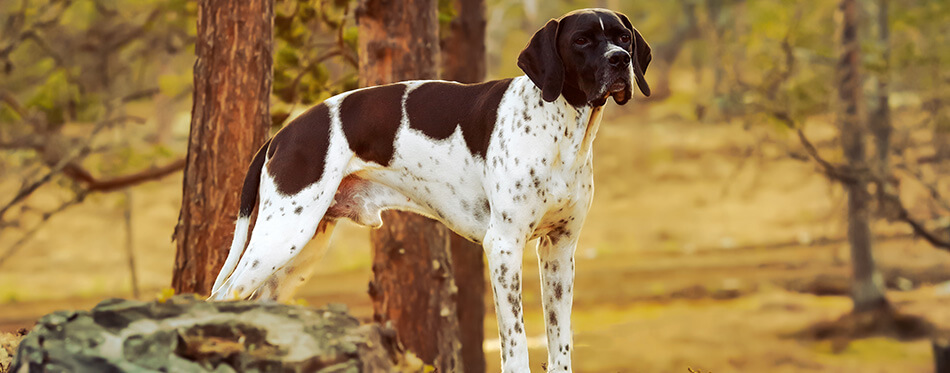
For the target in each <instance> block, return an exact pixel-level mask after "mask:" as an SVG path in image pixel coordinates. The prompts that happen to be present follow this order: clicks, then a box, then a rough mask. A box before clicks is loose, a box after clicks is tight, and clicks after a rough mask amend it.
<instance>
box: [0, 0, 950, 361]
mask: <svg viewBox="0 0 950 373" xmlns="http://www.w3.org/2000/svg"><path fill="white" fill-rule="evenodd" d="M856 4H857V5H858V7H857V8H856V10H855V12H854V16H855V17H856V19H857V20H858V22H857V23H856V26H857V28H856V29H855V33H854V35H855V36H856V37H857V39H856V40H855V43H856V44H854V45H853V46H854V47H855V50H856V51H859V52H860V53H859V54H857V56H860V57H859V59H857V60H854V61H852V62H854V63H855V65H854V66H846V65H845V64H844V63H843V62H842V61H843V60H842V59H841V50H842V47H841V45H840V44H841V41H840V40H839V38H837V37H836V35H837V34H838V32H839V29H840V28H841V27H842V25H841V22H843V21H842V20H841V19H840V18H841V17H840V13H841V12H838V14H839V17H838V18H839V19H838V20H836V10H837V7H838V4H837V2H835V1H821V0H802V1H784V0H783V1H757V0H675V1H673V0H671V1H661V2H657V1H650V2H647V1H626V0H625V1H619V0H601V1H579V0H557V1H543V2H542V1H540V0H486V1H485V8H486V12H485V20H486V21H487V31H486V39H485V44H486V49H487V59H486V70H487V77H488V79H495V78H503V77H509V76H515V75H521V71H520V70H519V69H518V68H517V66H516V65H515V61H516V57H517V54H518V53H519V52H520V50H521V49H522V48H523V47H524V45H525V44H526V43H527V41H528V39H529V38H530V36H531V35H532V34H533V33H534V31H535V30H537V29H538V28H540V27H541V26H542V25H543V24H544V22H546V21H547V20H548V19H549V18H553V17H557V16H559V15H561V14H563V13H565V12H567V11H570V10H573V9H577V8H584V7H605V8H610V9H613V10H617V11H620V12H623V13H625V14H627V15H628V16H629V17H630V19H631V21H632V22H633V24H634V25H635V26H636V27H637V28H638V29H639V31H640V32H641V33H642V34H643V36H644V38H645V39H646V40H647V41H648V42H649V43H650V44H651V46H652V47H653V56H654V59H653V62H652V64H651V65H650V67H649V69H648V71H647V74H646V77H647V80H648V81H649V82H650V85H651V87H652V88H653V95H652V96H651V97H649V98H644V97H642V96H637V97H636V98H635V99H634V100H633V101H631V103H630V104H628V105H626V106H623V107H618V106H617V105H614V104H608V105H609V106H610V107H609V108H608V109H607V113H606V116H605V120H604V123H603V125H602V126H601V129H600V133H599V137H598V140H597V142H596V145H595V152H596V155H595V160H596V161H595V162H596V166H595V182H596V185H597V194H596V196H595V201H594V204H593V208H592V210H591V214H590V216H589V218H588V221H587V225H586V227H585V230H584V233H583V234H582V237H581V242H580V245H579V247H578V251H577V253H576V258H577V280H576V291H575V311H574V320H575V321H574V329H575V341H576V343H577V348H576V351H575V369H576V370H577V371H583V372H587V371H609V372H617V371H644V372H684V371H686V367H694V368H699V369H702V370H703V371H713V372H727V371H769V372H799V371H827V372H857V371H861V372H931V371H933V357H932V353H931V343H930V340H931V338H937V339H939V338H940V336H941V334H940V330H945V329H946V328H947V327H948V326H950V255H948V253H947V250H948V249H950V196H948V194H950V176H948V171H950V105H948V103H950V48H947V46H948V45H950V40H948V39H950V2H947V1H934V0H867V1H857V2H856ZM197 8H198V7H197V5H196V2H195V1H188V0H135V1H132V0H108V1H100V0H48V1H44V0H29V1H27V0H19V1H18V0H5V1H2V2H0V332H4V331H13V330H15V329H17V328H20V327H28V326H30V325H31V324H32V322H33V320H35V319H36V318H37V317H38V316H40V315H42V314H44V313H47V312H50V311H52V310H55V309H63V308H88V307H89V306H90V305H92V304H95V303H97V302H98V301H99V300H101V299H103V298H105V297H110V296H120V297H127V298H128V297H136V298H141V299H149V298H152V297H154V295H155V294H157V293H160V292H161V291H163V289H166V288H168V287H169V286H170V284H171V282H172V273H173V266H174V257H175V244H174V243H173V242H172V241H171V236H172V234H173V230H174V229H175V226H176V222H177V218H178V213H179V207H180V205H181V203H182V172H181V170H182V169H183V167H184V165H185V155H186V149H187V145H188V135H189V124H190V120H191V110H192V93H193V89H194V87H193V80H194V76H193V68H194V65H195V42H196V38H197V36H196V32H197V31H196V22H197ZM354 8H355V1H354V2H351V1H347V0H333V1H330V0H300V1H294V0H276V2H275V3H274V16H275V18H274V24H273V26H274V37H275V39H274V44H273V70H274V76H273V90H272V95H271V107H270V116H271V133H273V132H274V131H276V130H277V129H279V128H280V127H281V126H282V125H283V124H285V123H286V122H287V120H288V119H289V118H293V116H294V115H296V114H297V113H299V112H301V111H302V110H304V109H306V108H307V107H309V106H311V105H313V104H315V103H318V102H320V101H321V100H323V99H325V98H327V97H330V96H331V95H334V94H337V93H340V92H343V91H346V90H349V89H353V88H356V87H357V86H358V85H359V77H358V69H357V64H358V56H357V45H358V38H359V34H358V32H357V26H356V24H355V22H354V19H353V17H354V15H353V10H354ZM845 13H846V12H845ZM455 15H456V10H455V9H453V7H452V2H451V1H448V0H442V1H440V2H439V21H440V24H441V28H442V31H445V30H446V29H447V28H448V25H449V24H450V22H451V21H452V20H453V18H454V17H455ZM845 18H847V17H845ZM854 68H856V69H854ZM842 71H860V75H850V76H859V79H857V80H856V81H854V80H852V81H851V83H853V86H852V87H851V88H852V89H853V90H852V91H850V92H852V93H856V95H852V96H848V97H845V96H843V95H842V94H841V93H840V92H842V89H841V88H842V87H841V86H842V85H846V84H841V82H842V80H841V75H840V74H841V72H842ZM846 76H849V75H847V74H846ZM845 80H846V79H845ZM849 97H850V98H853V99H854V100H853V101H854V105H853V106H848V105H847V104H846V101H847V99H848V98H849ZM848 108H850V110H849V109H848ZM836 113H843V115H840V114H836ZM848 118H852V119H854V120H853V121H849V120H848ZM849 123H850V124H849ZM242 167H243V166H242ZM241 177H243V175H241ZM849 195H850V196H851V197H850V199H849ZM228 208H231V207H228ZM233 209H234V210H235V212H236V205H235V206H234V207H233ZM862 219H863V220H862ZM862 221H866V222H867V223H866V224H864V225H863V226H866V227H868V230H867V235H866V237H867V238H869V239H868V240H865V241H866V242H865V245H863V246H861V243H860V242H857V245H858V246H855V245H856V242H855V241H854V239H855V237H859V236H860V235H859V234H858V235H857V236H856V233H855V232H854V229H855V228H854V227H859V228H860V227H861V226H862ZM229 224H230V223H229ZM849 226H850V227H852V228H851V229H852V232H851V233H852V235H851V241H850V243H849V234H848V233H849ZM859 230H860V229H859ZM858 233H860V232H858ZM861 247H863V248H865V249H867V250H864V251H862V250H861ZM871 248H873V253H874V258H873V260H871V258H870V256H868V255H867V253H869V252H871V251H870V249H871ZM371 253H372V250H370V243H369V239H368V233H367V231H366V230H365V229H363V228H359V227H356V226H353V225H347V224H341V225H340V226H339V227H338V228H337V231H336V233H335V236H334V240H333V242H332V244H331V248H330V251H329V252H328V254H327V255H326V257H325V258H324V260H323V261H322V262H321V264H320V266H319V268H318V269H317V275H316V276H315V278H314V279H313V280H311V281H310V282H309V283H308V284H306V285H304V287H303V288H302V289H301V291H300V293H299V296H300V297H301V298H302V299H304V300H305V301H307V302H309V303H310V304H320V305H322V304H324V303H326V302H343V303H347V304H348V305H350V307H351V309H352V310H353V312H354V313H355V314H357V315H358V316H361V317H367V318H368V317H369V316H370V315H371V314H372V305H371V302H370V299H369V298H368V297H367V296H366V283H367V281H368V279H369V278H370V277H371V270H370V266H371V263H372V258H371ZM533 255H534V252H533V250H530V249H529V250H526V257H525V276H524V279H525V285H524V289H525V295H524V301H525V318H526V328H527V330H528V334H529V337H531V338H530V340H531V341H533V342H532V343H533V344H532V346H531V354H532V356H531V359H532V361H533V362H540V361H543V356H544V351H545V349H544V346H543V344H542V343H543V340H544V338H543V326H542V325H543V317H542V313H541V309H540V301H539V298H540V297H539V292H538V289H539V287H538V276H537V268H536V266H537V265H536V263H537V259H536V257H534V256H533ZM853 258H858V260H856V261H855V260H853ZM852 280H855V281H852ZM487 296H489V297H490V294H487ZM488 304H491V303H490V302H489V303H488ZM853 310H858V311H863V310H870V311H873V312H872V313H870V314H861V313H856V312H851V311H853ZM488 312H489V315H488V318H487V319H486V320H485V335H486V339H487V340H486V342H485V350H486V357H487V359H488V360H489V362H488V364H487V366H488V370H489V371H493V369H494V370H497V369H498V368H497V367H498V361H497V360H498V356H497V354H498V353H497V351H498V348H499V346H498V341H497V339H494V338H495V336H496V335H497V334H496V332H495V330H494V328H495V321H494V319H492V316H491V315H490V313H491V310H490V307H489V311H488ZM867 315H871V316H867Z"/></svg>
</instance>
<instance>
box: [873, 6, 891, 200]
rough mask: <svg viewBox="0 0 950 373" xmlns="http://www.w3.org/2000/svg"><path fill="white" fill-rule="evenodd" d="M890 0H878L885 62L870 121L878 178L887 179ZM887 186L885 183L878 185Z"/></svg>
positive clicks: (889, 147)
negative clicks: (875, 105)
mask: <svg viewBox="0 0 950 373" xmlns="http://www.w3.org/2000/svg"><path fill="white" fill-rule="evenodd" d="M889 2H890V0H878V1H877V4H878V9H877V12H878V14H877V26H878V27H877V29H878V43H880V44H881V50H882V53H881V59H882V61H883V63H884V72H883V73H882V74H881V75H880V76H878V78H877V92H876V96H877V107H876V108H875V110H874V113H873V115H872V117H871V120H870V122H869V124H870V126H871V133H872V134H873V135H874V144H875V155H876V156H875V167H874V168H875V172H876V173H877V176H878V178H881V179H886V178H887V175H888V173H889V172H890V160H889V153H890V149H891V132H893V129H892V126H891V107H890V90H889V87H888V83H889V80H890V75H889V74H890V65H891V64H890V60H891V44H890V27H889V26H888V5H889V4H888V3H889ZM878 187H879V188H884V187H886V186H885V185H880V186H878Z"/></svg>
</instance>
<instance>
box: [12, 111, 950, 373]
mask: <svg viewBox="0 0 950 373" xmlns="http://www.w3.org/2000/svg"><path fill="white" fill-rule="evenodd" d="M650 114H652V115H650ZM664 116H666V117H669V116H668V115H664V114H663V113H640V114H633V111H629V112H626V113H615V114H614V115H612V116H608V118H607V119H606V120H605V122H604V124H603V125H602V126H601V130H600V134H599V135H598V139H597V143H596V144H595V151H596V153H597V154H596V155H595V170H596V176H595V178H596V179H595V182H596V188H597V193H596V197H595V200H594V204H593V208H592V210H591V214H590V216H589V217H588V220H587V223H586V227H585V229H584V232H583V234H582V239H581V243H580V245H579V247H578V251H577V253H576V265H577V279H576V284H575V301H574V316H573V321H574V333H575V337H574V339H575V344H576V348H575V352H574V370H575V371H578V372H677V373H685V372H687V371H688V370H687V369H688V368H692V369H696V370H699V371H702V372H713V373H722V372H812V371H814V372H819V371H820V372H862V373H872V372H932V371H933V363H932V358H931V352H930V343H929V341H928V340H927V339H917V340H899V339H896V338H892V337H889V336H886V335H885V336H874V337H870V338H863V339H856V340H851V341H848V340H842V339H832V340H812V339H809V338H806V337H802V336H800V334H799V332H800V331H802V330H805V329H807V328H808V327H809V326H811V325H814V324H817V323H820V322H823V321H830V320H835V319H837V318H839V317H841V316H842V315H844V314H847V313H848V312H849V311H850V308H851V304H850V300H849V298H848V297H847V292H848V286H849V283H848V274H849V268H850V267H849V265H848V248H847V245H846V243H845V242H844V241H843V237H844V235H845V230H846V227H845V223H844V222H845V219H844V215H843V210H844V202H845V198H844V195H843V194H842V191H841V189H840V188H839V187H837V186H835V185H834V184H832V183H829V182H828V181H827V180H825V179H824V178H823V177H822V176H820V175H819V174H818V173H817V172H816V171H815V167H814V166H813V165H811V164H809V163H803V162H801V161H797V160H793V159H792V158H791V157H789V156H788V154H787V150H788V149H795V148H796V147H795V145H794V139H793V138H791V137H789V136H787V134H784V133H782V132H781V131H779V130H776V129H775V128H774V127H768V126H765V125H763V126H761V128H751V129H744V128H743V126H742V125H741V124H738V123H737V124H719V125H710V124H700V123H696V122H695V121H686V120H645V119H642V118H645V117H654V118H656V117H664ZM898 125H900V123H898ZM809 128H810V129H809V134H810V135H811V136H812V140H813V141H814V142H816V143H818V144H819V146H821V145H822V144H824V147H823V148H822V151H823V152H824V151H827V154H828V155H827V156H828V157H829V158H832V159H834V158H835V157H834V152H833V148H832V146H833V144H834V143H833V138H832V137H831V136H832V134H833V132H834V131H832V130H831V129H830V127H829V126H827V125H821V124H820V123H819V124H815V125H811V126H810V127H809ZM908 138H913V136H909V137H908ZM920 151H922V152H926V149H924V150H920ZM180 183H181V178H180V177H174V178H169V179H167V180H164V181H161V182H154V183H149V184H146V185H142V186H139V187H136V188H134V189H133V194H132V195H133V204H132V206H133V207H132V208H133V234H134V240H133V242H134V249H135V253H136V260H137V266H136V268H137V272H138V276H139V283H140V287H141V288H142V294H143V295H142V296H141V298H143V299H146V298H151V297H153V296H154V294H156V293H158V292H159V291H161V289H162V288H164V287H166V286H167V284H169V283H170V279H169V276H170V275H169V274H170V272H171V267H172V260H173V256H174V247H173V245H172V244H171V243H170V241H169V239H170V237H171V232H172V229H173V227H174V225H175V221H176V218H177V213H178V205H179V203H180V194H181V189H180ZM905 185H906V187H904V188H903V190H902V194H903V195H902V197H903V198H904V199H905V201H917V200H919V199H920V198H921V197H920V196H922V195H923V194H922V193H923V191H922V190H915V189H914V187H913V186H912V185H910V183H908V184H905ZM2 190H3V189H0V191H2ZM38 198H51V199H52V198H54V196H49V197H44V196H38ZM123 206H124V204H123V202H122V196H121V194H117V195H102V196H94V197H92V198H90V201H89V202H88V203H86V204H84V205H83V206H80V207H77V208H75V209H73V210H71V211H69V212H67V213H64V214H63V215H62V216H58V217H56V218H54V219H53V220H52V221H51V223H50V225H49V226H48V227H46V228H45V229H44V230H42V231H41V232H40V233H39V234H38V235H37V236H36V237H35V238H34V240H33V241H31V243H30V244H29V245H27V246H26V247H24V248H23V249H22V250H21V251H20V252H19V253H18V254H17V255H15V256H14V257H12V258H11V259H10V261H8V262H7V263H6V264H5V265H4V267H3V268H0V332H12V331H14V330H17V329H18V328H23V327H30V326H31V325H32V323H33V321H34V320H36V318H38V317H39V316H41V315H43V314H45V313H48V312H51V311H53V310H56V309H66V308H86V309H88V308H90V307H92V305H94V304H95V303H98V302H99V301H100V300H102V299H104V298H106V297H110V296H121V297H130V296H131V295H130V289H131V288H130V285H129V280H128V277H129V275H128V273H129V272H128V267H127V266H126V264H125V263H126V258H125V254H124V249H123V242H124V240H125V238H124V236H123V234H122V230H121V229H119V227H122V226H123V224H124V223H123V220H122V219H123V217H122V216H123V215H122V211H123V209H124V207H123ZM925 211H926V210H925V209H923V207H918V208H915V209H912V212H917V213H921V214H923V213H925ZM874 231H875V233H876V234H877V235H878V239H877V240H876V246H875V254H876V255H877V260H878V263H879V265H880V268H881V271H882V273H883V275H884V278H885V280H886V283H887V284H888V297H889V299H890V300H891V302H892V303H893V304H894V305H895V307H896V309H898V310H899V311H900V312H902V313H905V314H910V315H916V316H921V317H924V318H926V319H927V320H929V321H930V322H931V323H933V324H934V325H936V326H937V327H940V328H943V329H947V328H950V282H948V281H950V255H948V254H947V253H946V252H943V251H939V250H935V249H933V248H931V247H930V246H928V245H927V244H926V243H924V242H921V241H917V240H914V239H913V238H912V237H911V236H910V235H909V234H908V233H909V230H908V229H906V228H905V227H903V226H901V225H899V224H892V223H887V222H884V221H879V222H877V223H875V226H874ZM14 239H15V237H0V248H4V247H7V246H9V245H10V244H11V243H12V240H14ZM367 241H368V240H367V234H366V231H365V230H364V229H362V228H359V227H355V226H352V225H340V226H339V227H338V230H337V232H336V234H335V237H334V242H333V244H332V247H331V250H330V252H329V253H328V254H327V255H326V257H325V258H324V261H323V263H321V265H320V267H319V268H318V270H317V274H316V276H315V277H314V279H312V280H311V281H310V282H309V283H308V284H306V285H305V286H304V288H303V289H302V290H301V292H300V294H299V295H300V297H301V298H302V299H304V300H305V301H306V302H308V303H309V304H311V305H323V304H325V303H328V302H338V303H345V304H347V305H349V307H350V309H351V311H352V312H353V313H354V314H355V315H357V316H358V317H361V318H364V319H368V318H369V317H370V316H371V313H372V309H371V304H370V301H369V298H368V296H367V295H366V289H367V283H368V280H369V278H370V276H371V271H370V268H369V263H370V258H369V255H370V252H369V249H368V242H367ZM524 263H525V274H524V276H522V278H524V282H525V283H524V286H523V289H524V290H525V294H524V302H525V305H524V309H525V316H526V330H527V332H528V334H529V337H530V342H529V346H530V353H531V362H532V363H531V364H532V368H533V369H535V370H537V371H540V368H541V364H542V363H543V362H545V360H546V359H545V346H544V337H543V330H544V328H543V319H542V312H541V309H540V300H539V290H538V289H539V284H538V282H539V281H538V272H537V258H536V256H535V254H534V251H533V249H531V248H529V249H528V250H526V251H525V259H524ZM486 300H487V301H488V304H491V302H490V295H487V297H486ZM491 311H492V310H489V313H491ZM485 326H486V339H487V340H486V342H485V347H486V358H487V360H488V367H489V371H490V372H496V371H498V366H499V363H498V360H499V356H498V342H497V339H496V335H497V334H496V330H495V320H494V318H493V317H492V316H491V315H489V317H488V319H486V320H485Z"/></svg>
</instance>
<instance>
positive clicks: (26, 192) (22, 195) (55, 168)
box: [0, 107, 134, 220]
mask: <svg viewBox="0 0 950 373" xmlns="http://www.w3.org/2000/svg"><path fill="white" fill-rule="evenodd" d="M106 111H107V112H108V111H111V109H109V108H108V107H107V108H106ZM132 118H134V117H128V116H123V117H119V118H113V119H109V120H104V121H101V122H99V123H97V124H96V127H95V128H93V129H92V132H90V133H89V136H88V137H87V138H86V141H85V143H84V144H83V145H82V146H77V147H75V148H73V149H72V150H71V151H69V152H68V153H67V154H68V155H67V156H65V157H62V158H61V159H60V160H59V162H56V164H54V165H52V166H51V167H50V170H49V172H47V173H46V174H45V175H43V176H42V177H40V178H39V180H37V181H34V182H33V183H29V184H27V185H24V186H23V187H21V188H20V190H19V191H18V192H17V194H16V195H15V196H13V199H12V200H10V202H8V203H7V204H6V205H4V206H3V207H2V208H0V220H3V215H4V214H6V212H7V211H9V210H10V208H12V207H13V206H14V205H16V204H18V203H20V202H22V201H23V200H24V199H26V197H29V196H30V195H31V194H33V192H35V191H36V190H37V189H39V187H41V186H43V185H45V184H46V183H48V182H49V181H50V180H52V179H53V176H55V175H56V174H58V173H60V172H62V171H63V169H64V168H66V166H68V165H69V164H70V163H73V162H74V161H76V159H78V158H79V157H82V156H83V155H84V154H85V153H86V152H87V151H88V150H89V147H90V144H91V143H92V139H93V138H95V137H96V134H98V133H99V131H101V130H102V129H104V128H106V127H108V126H110V125H112V124H113V123H115V122H118V121H122V120H134V119H132Z"/></svg>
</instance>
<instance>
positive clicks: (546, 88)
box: [518, 19, 564, 102]
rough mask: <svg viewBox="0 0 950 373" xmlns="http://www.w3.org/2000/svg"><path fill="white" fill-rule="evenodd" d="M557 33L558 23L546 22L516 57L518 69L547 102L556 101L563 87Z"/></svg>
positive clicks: (553, 21) (562, 71)
mask: <svg viewBox="0 0 950 373" xmlns="http://www.w3.org/2000/svg"><path fill="white" fill-rule="evenodd" d="M557 31H558V21H557V20H553V19H552V20H550V21H548V23H547V24H546V25H544V28H542V29H540V30H538V32H536V33H534V36H533V37H531V41H530V42H528V46H526V47H525V48H524V50H522V51H521V54H520V55H519V56H518V67H520V68H521V70H522V71H524V72H525V74H527V75H528V78H531V81H532V82H534V85H536V86H538V88H540V89H541V98H543V99H544V101H547V102H553V101H554V100H557V98H558V96H560V95H561V89H562V88H563V86H564V63H563V62H561V56H560V55H559V54H558V52H557Z"/></svg>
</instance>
